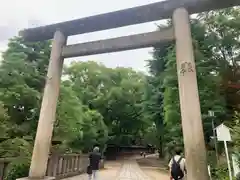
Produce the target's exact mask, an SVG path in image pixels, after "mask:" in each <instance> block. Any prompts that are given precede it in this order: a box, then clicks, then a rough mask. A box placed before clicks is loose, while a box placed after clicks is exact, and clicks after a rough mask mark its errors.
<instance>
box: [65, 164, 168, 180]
mask: <svg viewBox="0 0 240 180" xmlns="http://www.w3.org/2000/svg"><path fill="white" fill-rule="evenodd" d="M105 167H106V168H105V169H104V170H101V171H99V174H98V180H169V177H168V176H167V175H165V174H162V173H161V172H160V171H157V170H154V169H145V168H143V170H142V169H141V168H140V167H139V165H138V164H137V162H136V161H135V160H125V161H122V162H110V163H107V164H106V166H105ZM64 180H88V176H87V174H82V175H79V176H74V177H70V178H66V179H64Z"/></svg>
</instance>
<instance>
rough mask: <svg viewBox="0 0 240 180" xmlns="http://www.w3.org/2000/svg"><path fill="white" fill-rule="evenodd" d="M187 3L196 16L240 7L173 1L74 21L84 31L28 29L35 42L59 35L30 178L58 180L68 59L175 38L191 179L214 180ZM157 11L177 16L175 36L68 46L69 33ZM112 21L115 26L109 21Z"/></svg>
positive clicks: (230, 0)
mask: <svg viewBox="0 0 240 180" xmlns="http://www.w3.org/2000/svg"><path fill="white" fill-rule="evenodd" d="M173 1H174V3H173ZM168 3H169V4H168ZM171 3H172V4H171ZM183 4H184V7H185V6H186V7H188V9H190V10H191V11H190V12H191V13H194V12H195V13H196V12H201V11H206V10H209V9H214V8H215V9H216V8H223V7H230V6H233V5H236V4H240V1H239V0H228V1H225V0H222V1H221V0H217V1H216V0H204V1H203V0H200V1H199V0H184V3H183V2H182V1H181V0H178V1H175V0H168V1H164V2H158V3H155V4H150V5H146V6H145V7H143V6H142V7H137V8H132V9H127V10H122V11H118V12H113V13H109V14H105V15H98V16H96V17H89V18H83V19H80V20H75V22H73V23H75V24H76V26H78V27H79V26H81V27H82V28H83V29H82V30H81V29H74V28H73V27H68V25H69V23H71V22H68V23H66V24H64V23H59V24H57V25H49V26H46V27H39V28H35V29H29V30H25V31H23V36H25V39H31V38H32V40H35V41H36V40H46V39H49V37H50V35H51V34H52V33H53V32H54V31H55V33H54V38H53V45H52V52H51V57H50V62H49V67H48V74H47V80H46V85H45V90H44V94H43V100H42V106H41V112H40V119H39V122H38V128H37V134H36V138H35V144H34V149H33V155H32V161H31V167H30V171H29V177H28V178H30V179H54V177H53V178H49V177H45V173H46V169H47V162H48V155H49V149H50V145H51V139H52V131H53V126H54V121H55V113H56V107H57V99H58V94H59V89H60V82H61V74H62V66H63V59H64V58H65V57H74V56H80V55H90V54H97V53H107V52H115V51H121V50H128V49H136V48H142V47H149V46H154V45H156V44H158V43H164V42H166V41H169V40H173V39H175V40H176V57H177V74H178V83H179V96H180V107H181V117H182V129H183V136H184V146H185V153H186V162H187V179H188V180H208V179H209V176H208V171H207V162H206V149H205V142H204V135H203V127H202V120H201V111H200V103H199V95H198V87H197V78H196V70H195V62H194V55H193V47H192V38H191V32H190V23H189V15H188V12H187V10H186V9H184V8H181V7H182V6H183ZM172 6H173V7H172ZM215 6H216V7H215ZM156 7H159V8H160V9H161V10H162V11H163V12H160V14H161V17H160V18H159V19H161V18H166V17H167V16H168V15H169V14H171V13H172V12H173V25H174V33H173V31H171V29H169V30H168V31H163V32H161V31H160V32H151V33H145V34H140V35H133V36H127V37H120V38H114V39H109V40H102V41H96V42H89V43H83V44H78V45H72V46H66V40H67V36H68V35H74V34H79V33H85V32H91V31H97V30H103V29H109V28H114V27H120V26H124V25H130V24H134V23H141V22H146V21H150V20H154V19H157V17H156V16H157V13H156V10H157V9H156ZM163 7H164V8H163ZM150 8H152V9H153V11H149V9H150ZM174 9H175V10H174ZM130 12H134V13H132V14H130V15H131V16H134V17H131V18H132V19H130V20H129V19H128V18H126V19H124V17H123V18H120V19H118V23H116V22H115V21H111V20H112V19H111V18H110V17H112V16H115V17H116V16H119V17H120V15H121V14H122V15H124V14H125V15H126V14H127V13H130ZM141 12H143V13H144V12H146V13H148V14H147V15H148V16H144V15H143V16H142V13H141ZM165 14H168V15H165ZM148 17H149V18H148ZM109 18H110V21H111V22H110V21H107V20H109ZM134 18H135V19H134ZM137 18H139V19H137ZM96 19H98V20H104V23H103V24H102V25H101V24H100V25H99V27H95V26H94V25H93V24H94V23H96V22H98V21H97V20H96ZM106 22H107V23H106ZM84 23H85V24H84ZM91 23H92V24H91ZM67 24H68V25H67ZM56 26H59V27H60V29H59V30H56ZM91 28H92V29H91ZM24 33H25V34H24ZM36 34H37V36H36Z"/></svg>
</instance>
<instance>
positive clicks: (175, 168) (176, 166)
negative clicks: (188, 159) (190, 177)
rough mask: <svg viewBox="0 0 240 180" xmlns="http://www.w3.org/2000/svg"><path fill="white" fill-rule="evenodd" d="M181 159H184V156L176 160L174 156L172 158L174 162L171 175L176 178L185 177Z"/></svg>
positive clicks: (175, 179)
mask: <svg viewBox="0 0 240 180" xmlns="http://www.w3.org/2000/svg"><path fill="white" fill-rule="evenodd" d="M181 160H182V157H180V158H179V160H178V161H176V160H175V159H174V157H173V158H172V161H173V163H172V167H171V176H172V178H173V179H174V180H177V179H182V178H183V177H184V173H183V171H182V170H181V168H180V162H181Z"/></svg>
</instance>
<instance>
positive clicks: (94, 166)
mask: <svg viewBox="0 0 240 180" xmlns="http://www.w3.org/2000/svg"><path fill="white" fill-rule="evenodd" d="M101 159H102V158H101V154H100V152H99V147H94V148H93V152H91V153H90V154H89V166H88V168H87V173H88V175H89V180H92V179H93V180H97V179H98V170H99V164H100V161H101Z"/></svg>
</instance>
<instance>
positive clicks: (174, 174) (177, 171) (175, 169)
mask: <svg viewBox="0 0 240 180" xmlns="http://www.w3.org/2000/svg"><path fill="white" fill-rule="evenodd" d="M181 153H182V151H181V149H180V148H176V149H175V155H174V156H173V157H172V158H171V160H170V162H169V165H168V166H169V169H170V176H171V180H183V178H184V176H185V174H186V173H187V171H186V162H185V159H184V158H183V157H182V156H181Z"/></svg>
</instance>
